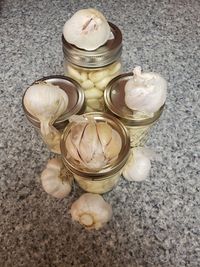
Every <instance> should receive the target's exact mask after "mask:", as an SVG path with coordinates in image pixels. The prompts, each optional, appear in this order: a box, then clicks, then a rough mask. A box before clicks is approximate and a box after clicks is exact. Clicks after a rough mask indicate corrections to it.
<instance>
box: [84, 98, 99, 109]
mask: <svg viewBox="0 0 200 267" xmlns="http://www.w3.org/2000/svg"><path fill="white" fill-rule="evenodd" d="M87 105H88V106H89V107H90V108H92V110H94V109H95V110H101V109H102V103H101V102H100V101H99V100H98V99H88V100H87Z"/></svg>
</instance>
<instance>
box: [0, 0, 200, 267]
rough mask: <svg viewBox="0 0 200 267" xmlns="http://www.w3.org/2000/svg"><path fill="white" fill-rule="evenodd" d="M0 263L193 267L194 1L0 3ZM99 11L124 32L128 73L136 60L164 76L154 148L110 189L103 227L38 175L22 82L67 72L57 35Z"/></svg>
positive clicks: (199, 232) (42, 158) (199, 257)
mask: <svg viewBox="0 0 200 267" xmlns="http://www.w3.org/2000/svg"><path fill="white" fill-rule="evenodd" d="M0 5H1V11H0V12H1V15H0V25H1V26H0V40H1V41H0V62H1V64H0V127H1V130H0V267H4V266H5V267H10V266H14V267H18V266H24V267H36V266H40V267H46V266H56V267H71V266H75V267H92V266H95V267H104V266H105V267H161V266H162V267H184V266H187V267H199V266H200V192H199V191H200V175H199V161H198V160H199V156H200V155H199V139H200V138H199V125H200V124H199V123H200V119H199V116H200V107H199V87H200V82H199V65H200V64H199V63H200V62H199V58H200V57H199V56H200V52H199V51H200V50H199V36H200V32H199V26H200V13H199V10H200V4H199V1H198V0H188V1H186V0H172V1H170V0H164V1H155V0H140V1H137V0H136V1H131V0H128V1H125V0H120V1H119V0H115V1H114V0H110V1H87V0H85V1H82V0H81V1H72V0H70V1H64V0H55V1H54V0H52V1H49V0H44V1H38V0H35V1H32V0H24V1H17V0H5V1H1V2H0ZM86 7H95V8H97V9H99V10H100V11H102V12H104V14H105V15H106V16H107V18H109V20H110V21H112V22H114V23H115V24H117V25H118V26H119V27H120V29H121V30H122V31H123V37H124V43H123V44H124V50H123V62H124V71H130V70H131V69H132V68H133V66H135V65H141V66H142V67H143V69H145V70H153V71H157V72H159V73H161V74H162V75H163V76H164V77H165V78H166V79H167V81H168V99H167V105H166V109H165V111H164V114H163V116H162V118H161V120H160V123H159V124H157V125H156V127H154V129H153V131H152V132H151V137H150V139H149V141H148V145H149V146H150V147H154V148H155V150H156V152H157V153H158V154H159V155H160V158H161V159H160V160H159V161H157V162H153V166H152V170H151V175H150V177H149V179H148V180H147V181H144V182H141V183H136V182H133V183H128V182H126V181H124V180H121V182H120V184H119V185H118V187H117V188H116V189H115V190H113V191H112V192H110V193H108V194H105V195H104V196H105V199H106V200H107V201H108V202H109V203H111V204H112V206H113V212H114V214H113V218H112V221H110V223H109V224H108V225H107V226H106V227H104V228H103V229H101V230H100V231H90V232H88V231H86V230H84V229H83V228H82V227H81V226H80V225H78V224H77V223H74V222H72V220H71V217H70V215H69V213H68V211H69V208H70V206H71V203H72V202H73V201H74V200H75V199H77V198H78V196H80V195H81V194H82V193H83V191H82V190H81V189H78V188H77V187H76V188H74V190H73V192H72V194H71V195H70V196H69V197H68V198H66V199H63V200H56V199H54V198H52V197H50V196H48V195H47V194H46V193H45V192H44V191H43V190H42V188H41V185H40V182H39V176H40V173H41V171H42V170H43V168H44V166H45V164H46V161H47V160H48V158H49V157H50V156H52V155H51V154H50V153H49V152H48V150H47V149H46V147H45V146H44V145H43V144H42V142H41V140H40V138H39V137H38V136H37V135H36V133H35V132H34V130H33V128H31V127H30V126H29V125H28V123H27V121H26V119H25V117H24V115H23V111H22V107H21V98H22V94H23V91H24V89H25V88H26V87H27V86H28V85H29V84H30V83H32V82H33V81H34V80H35V79H38V78H40V77H41V76H45V75H50V74H60V73H63V68H62V46H61V32H62V27H63V25H64V22H65V21H66V19H67V18H68V17H69V16H71V15H72V14H73V13H74V12H75V11H76V10H78V9H81V8H86Z"/></svg>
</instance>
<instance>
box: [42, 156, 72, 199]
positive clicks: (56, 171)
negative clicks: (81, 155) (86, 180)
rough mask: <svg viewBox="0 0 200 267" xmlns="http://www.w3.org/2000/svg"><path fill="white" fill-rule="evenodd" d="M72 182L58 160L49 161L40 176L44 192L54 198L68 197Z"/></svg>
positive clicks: (69, 175) (70, 176)
mask: <svg viewBox="0 0 200 267" xmlns="http://www.w3.org/2000/svg"><path fill="white" fill-rule="evenodd" d="M72 180H73V178H72V175H71V174H70V173H69V172H68V171H67V170H66V169H65V167H64V165H63V163H62V160H61V159H58V158H54V159H51V160H49V161H48V163H47V166H46V168H45V170H44V171H43V172H42V175H41V182H42V186H43V188H44V190H45V191H46V192H47V193H48V194H50V195H52V196H54V197H56V198H64V197H66V196H67V195H69V193H70V192H71V184H72Z"/></svg>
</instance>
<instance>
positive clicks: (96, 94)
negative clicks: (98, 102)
mask: <svg viewBox="0 0 200 267" xmlns="http://www.w3.org/2000/svg"><path fill="white" fill-rule="evenodd" d="M102 96H103V92H102V91H101V90H99V89H97V88H92V89H88V90H86V91H85V97H86V99H91V98H101V97H102Z"/></svg>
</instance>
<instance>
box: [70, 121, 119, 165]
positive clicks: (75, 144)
mask: <svg viewBox="0 0 200 267" xmlns="http://www.w3.org/2000/svg"><path fill="white" fill-rule="evenodd" d="M75 121H76V122H75V124H74V125H73V126H72V128H71V129H70V132H69V134H68V136H67V139H66V148H67V151H68V153H69V155H70V156H71V157H72V158H73V159H75V160H77V161H78V162H79V163H80V164H81V165H82V166H83V167H86V168H88V169H90V170H97V169H100V168H103V167H104V166H106V164H108V163H111V162H112V161H114V160H115V159H116V158H117V157H118V154H119V153H120V151H121V148H122V140H121V137H120V135H119V133H118V132H117V131H116V130H114V129H113V128H112V127H111V126H110V125H109V124H108V123H106V122H96V121H95V120H86V119H85V120H84V121H80V122H77V116H76V119H75Z"/></svg>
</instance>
